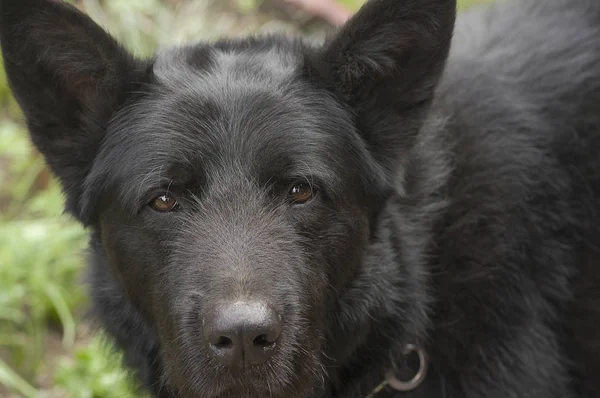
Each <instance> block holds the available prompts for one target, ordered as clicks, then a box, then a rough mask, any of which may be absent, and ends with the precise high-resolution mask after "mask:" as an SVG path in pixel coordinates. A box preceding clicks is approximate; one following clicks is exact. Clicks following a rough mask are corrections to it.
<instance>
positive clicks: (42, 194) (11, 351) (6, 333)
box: [0, 0, 487, 398]
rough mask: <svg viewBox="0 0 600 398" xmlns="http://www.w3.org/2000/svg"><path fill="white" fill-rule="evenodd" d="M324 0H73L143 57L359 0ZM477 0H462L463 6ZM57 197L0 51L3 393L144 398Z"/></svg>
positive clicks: (307, 23)
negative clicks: (93, 293)
mask: <svg viewBox="0 0 600 398" xmlns="http://www.w3.org/2000/svg"><path fill="white" fill-rule="evenodd" d="M328 1H333V0H212V1H211V0H79V1H72V2H73V3H74V4H75V5H76V6H78V7H80V8H81V9H83V10H84V11H85V12H87V13H88V14H90V15H91V16H92V18H93V19H94V20H95V21H96V22H98V23H100V24H101V25H102V26H104V27H105V28H106V29H107V30H108V31H110V32H111V33H112V34H113V35H115V36H116V37H118V38H119V39H120V40H121V41H122V42H123V43H124V44H125V45H126V46H127V47H128V48H129V49H131V50H132V51H133V52H134V53H135V54H137V55H140V56H143V55H148V54H151V53H152V52H153V51H154V50H155V49H156V48H157V47H161V46H165V45H169V44H174V43H179V42H183V41H191V40H199V39H213V38H216V37H219V36H224V35H226V36H240V35H244V34H249V33H255V32H273V31H279V32H288V33H301V34H304V35H308V36H313V37H323V36H324V35H325V34H326V32H327V31H331V29H332V27H331V24H334V23H336V22H340V20H343V19H344V16H345V15H348V14H349V13H351V12H352V11H354V10H356V9H358V8H359V7H360V5H361V4H362V3H363V0H339V1H337V6H334V7H333V8H331V7H329V8H328V7H325V9H323V8H322V7H321V6H322V5H323V4H325V3H328ZM399 1H400V0H399ZM482 1H487V0H459V2H460V7H461V9H464V8H465V7H468V6H471V5H473V4H474V3H480V2H482ZM311 4H312V5H313V7H311ZM315 4H316V5H317V7H316V8H315V7H314V5H315ZM332 10H333V12H332ZM62 206H63V197H62V195H61V192H60V188H59V187H58V185H57V183H56V181H55V180H54V179H53V178H52V176H51V175H50V174H49V173H48V171H47V169H46V168H45V164H44V161H43V159H42V158H41V157H40V156H39V154H38V153H37V152H36V151H35V150H34V148H33V147H32V145H31V144H30V142H29V138H28V136H27V131H26V129H25V128H24V123H23V118H22V116H21V113H20V111H19V109H18V106H17V105H16V103H15V101H14V99H13V98H12V97H11V94H10V91H9V88H8V86H7V83H6V77H5V75H4V70H3V68H2V62H1V60H0V397H1V398H12V397H27V398H29V397H48V398H55V397H60V398H71V397H73V398H87V397H93V398H105V397H106V398H109V397H110V398H115V397H141V396H142V394H141V393H140V392H139V391H138V390H137V388H136V386H135V384H134V383H133V382H131V381H130V380H129V379H128V377H127V375H126V373H125V371H124V370H123V369H122V368H121V365H120V358H119V355H118V354H117V353H114V352H111V350H110V344H109V343H107V342H106V340H105V338H104V337H103V336H102V335H101V334H99V333H98V332H97V331H96V330H94V328H93V327H91V326H90V325H91V322H90V320H89V319H87V318H86V310H87V308H88V301H87V298H86V294H85V285H84V283H83V279H82V278H83V272H82V270H83V268H84V263H85V246H86V234H85V231H84V230H83V228H82V227H80V226H79V225H77V224H76V223H75V222H74V221H73V220H72V219H70V218H69V217H68V216H67V215H64V214H63V212H62Z"/></svg>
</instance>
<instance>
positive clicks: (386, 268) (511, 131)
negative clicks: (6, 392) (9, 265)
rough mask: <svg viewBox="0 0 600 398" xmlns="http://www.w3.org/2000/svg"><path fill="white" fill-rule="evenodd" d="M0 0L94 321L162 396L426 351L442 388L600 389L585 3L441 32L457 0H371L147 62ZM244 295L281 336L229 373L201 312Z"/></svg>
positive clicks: (596, 34) (298, 378)
mask: <svg viewBox="0 0 600 398" xmlns="http://www.w3.org/2000/svg"><path fill="white" fill-rule="evenodd" d="M0 5H1V10H0V15H1V19H0V23H1V25H0V39H1V43H2V51H3V55H4V60H5V65H6V70H7V73H8V77H9V80H10V84H11V87H12V89H13V92H14V94H15V96H16V98H17V99H18V101H19V103H20V105H21V107H22V108H23V110H24V112H25V115H26V118H27V123H28V126H29V130H30V132H31V136H32V139H33V142H34V143H35V145H37V147H38V148H39V149H40V151H41V152H42V153H43V154H44V155H45V156H46V159H47V161H48V163H49V165H50V167H51V168H52V170H53V171H54V173H55V174H56V175H57V176H58V178H59V179H60V181H61V182H62V184H63V186H64V191H65V194H66V198H67V209H68V211H69V212H70V213H72V214H73V215H74V216H75V217H77V218H78V219H79V220H80V221H81V222H82V223H84V224H85V225H87V226H88V227H89V229H90V232H91V267H90V274H91V294H92V297H93V302H94V308H95V313H96V315H97V317H98V319H99V320H100V321H101V323H102V326H103V327H104V328H105V329H106V330H107V331H108V332H109V333H110V335H112V336H113V337H114V339H115V341H116V344H117V346H118V347H120V348H121V349H122V350H124V352H125V354H126V361H127V364H128V365H129V366H130V367H131V368H132V369H135V370H136V373H137V375H138V377H139V379H140V380H141V381H142V383H143V384H144V385H145V386H146V387H148V389H150V390H151V391H153V392H154V393H155V394H156V395H160V396H163V397H174V396H186V397H191V396H195V397H265V396H272V397H289V398H307V397H315V398H325V397H343V398H361V397H365V396H366V395H368V394H369V393H370V392H371V391H372V390H373V388H374V387H375V386H376V385H377V384H379V383H380V382H381V380H382V379H383V377H384V373H385V371H386V370H388V369H389V368H390V366H391V364H390V359H389V358H397V357H398V356H399V355H400V352H401V350H402V349H403V347H404V345H405V344H407V343H415V344H420V345H422V346H424V347H425V348H426V349H427V351H428V353H429V354H430V356H431V358H432V361H433V363H434V365H435V366H436V368H437V369H439V372H440V373H441V375H442V376H443V378H444V379H445V381H446V386H447V393H448V396H449V397H453V398H478V397H486V398H516V397H520V398H525V397H528V398H582V397H598V396H600V378H599V377H598V374H600V335H599V332H600V315H599V311H600V272H599V270H598V269H597V267H598V266H599V263H600V156H599V150H600V2H598V1H597V0H518V1H517V0H515V1H513V2H510V1H509V2H501V3H499V4H497V5H495V6H490V7H488V8H485V9H478V10H473V11H471V12H469V13H466V14H461V15H460V16H459V17H458V23H457V25H456V30H455V32H454V38H453V39H452V37H453V28H454V23H455V7H456V4H455V1H453V0H372V1H370V2H368V3H367V4H366V5H365V6H364V7H363V9H362V10H361V11H360V12H359V13H358V14H357V15H356V16H355V17H354V18H353V19H352V20H350V21H349V22H348V23H347V24H346V25H345V26H344V27H343V28H341V30H340V31H339V32H338V33H336V34H335V35H334V36H333V37H332V38H331V40H328V41H327V42H326V43H325V44H324V45H323V46H317V45H308V44H305V43H303V42H301V41H299V40H292V39H286V38H282V37H263V38H248V39H244V40H234V41H227V40H224V41H218V42H216V43H211V44H196V45H191V46H185V47H180V48H174V49H170V50H166V51H163V52H160V53H159V54H158V55H157V56H156V57H154V58H152V59H149V60H136V59H134V58H133V57H132V56H130V55H129V54H128V53H127V52H126V51H124V50H123V49H122V48H121V47H120V46H119V45H118V44H117V43H116V42H115V41H114V40H113V39H112V38H110V37H109V36H108V35H107V34H106V33H105V32H104V31H103V30H102V29H101V28H99V27H98V26H97V25H96V24H95V23H93V22H92V21H91V20H90V19H89V18H88V17H86V16H85V15H83V14H82V13H80V12H78V11H76V10H75V9H74V8H73V7H71V6H69V5H67V4H65V3H62V2H61V1H52V0H20V1H14V0H2V1H0ZM451 42H452V46H451ZM298 184H309V185H310V186H311V187H312V189H313V192H314V196H313V198H312V200H310V201H309V202H307V203H304V204H295V203H291V202H290V199H289V197H288V192H289V190H290V187H292V186H295V185H296V186H297V185H298ZM163 195H166V196H168V197H170V198H172V199H173V200H177V202H178V205H177V206H176V207H175V208H174V209H173V211H170V212H168V213H160V212H157V211H155V210H153V209H152V208H151V207H150V206H148V203H152V202H153V200H154V199H155V198H157V197H161V196H163ZM163 199H164V198H163ZM240 297H242V298H257V297H258V298H260V299H261V300H264V301H266V302H268V303H269V304H270V305H271V306H272V307H273V308H275V310H277V311H278V312H279V313H280V314H283V333H282V336H281V340H280V341H279V343H278V346H277V351H276V352H275V354H274V355H273V357H272V358H270V359H269V361H268V362H267V363H266V364H265V365H263V366H253V367H249V368H247V369H245V370H242V371H236V370H233V369H229V368H226V367H224V366H223V365H220V364H219V363H217V362H216V361H215V360H214V358H213V357H212V356H211V355H210V353H209V351H207V347H206V344H205V343H203V341H202V328H203V326H202V324H203V319H204V314H206V313H207V311H211V309H213V308H214V307H215V306H216V305H218V303H220V302H222V301H223V300H232V299H234V298H240ZM379 396H381V397H393V396H396V393H394V392H393V391H392V390H390V389H386V390H384V391H383V392H382V393H380V395H379ZM402 396H406V395H402ZM409 396H410V395H409Z"/></svg>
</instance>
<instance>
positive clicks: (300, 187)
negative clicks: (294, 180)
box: [289, 183, 315, 204]
mask: <svg viewBox="0 0 600 398" xmlns="http://www.w3.org/2000/svg"><path fill="white" fill-rule="evenodd" d="M314 195H315V194H314V191H313V189H312V187H311V186H310V185H309V184H304V183H302V184H296V185H294V186H293V187H292V189H291V190H290V193H289V196H290V200H291V201H292V203H294V204H302V203H306V202H308V201H309V200H311V199H312V198H313V196H314Z"/></svg>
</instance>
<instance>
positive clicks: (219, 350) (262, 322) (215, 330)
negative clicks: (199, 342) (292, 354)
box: [204, 301, 281, 367]
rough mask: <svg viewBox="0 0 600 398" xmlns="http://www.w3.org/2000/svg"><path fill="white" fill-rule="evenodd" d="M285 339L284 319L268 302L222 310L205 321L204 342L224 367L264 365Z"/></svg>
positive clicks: (229, 306) (229, 307) (252, 303)
mask: <svg viewBox="0 0 600 398" xmlns="http://www.w3.org/2000/svg"><path fill="white" fill-rule="evenodd" d="M280 335H281V317H280V316H279V315H278V314H277V313H276V312H275V311H273V309H272V308H271V307H270V306H269V305H267V304H266V303H264V302H260V301H250V302H249V301H239V302H235V303H233V304H227V305H223V306H220V307H219V308H218V309H217V310H216V311H215V312H214V313H213V314H211V315H209V316H207V317H205V318H204V338H205V341H206V343H207V344H208V345H209V347H210V349H211V351H212V353H213V354H214V356H215V357H216V358H217V359H218V360H219V361H220V362H221V363H223V364H224V365H227V366H232V367H244V366H247V365H258V364H261V363H264V362H265V361H266V360H267V359H269V358H270V357H271V355H273V352H274V351H275V348H276V345H277V343H278V341H279V337H280Z"/></svg>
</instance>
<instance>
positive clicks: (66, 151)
mask: <svg viewBox="0 0 600 398" xmlns="http://www.w3.org/2000/svg"><path fill="white" fill-rule="evenodd" d="M0 43H1V45H2V55H3V58H4V63H5V69H6V74H7V77H8V80H9V84H10V87H11V89H12V91H13V93H14V95H15V98H16V99H17V101H18V103H19V105H20V106H21V108H22V109H23V112H24V114H25V117H26V119H27V124H28V127H29V131H30V134H31V137H32V140H33V142H34V144H35V145H36V146H37V147H38V148H39V150H40V152H42V154H43V155H44V156H45V158H46V160H47V162H48V164H49V165H50V168H51V169H52V171H53V172H54V173H55V174H56V175H57V176H58V177H59V179H60V181H61V183H62V185H63V188H64V190H65V192H66V195H67V209H68V210H69V211H71V212H72V213H74V214H75V215H76V216H79V217H81V215H80V214H78V207H79V206H78V204H77V202H78V200H79V197H80V195H81V189H82V184H83V180H84V179H85V176H86V175H87V173H88V171H89V169H90V167H91V164H92V162H93V160H94V158H95V156H96V152H97V150H98V147H99V145H100V142H101V140H102V138H103V133H104V132H103V130H104V125H105V124H106V122H107V121H108V119H109V118H110V116H111V114H112V113H113V112H114V110H115V109H116V108H117V107H118V105H119V103H121V102H122V101H123V100H124V95H125V93H126V91H127V90H128V85H130V84H131V82H132V81H133V80H134V76H133V74H134V71H135V69H136V68H135V66H134V61H133V59H132V57H131V56H130V55H129V54H128V53H127V52H126V51H125V50H124V49H123V48H121V47H120V46H119V45H118V44H117V42H116V41H115V40H114V39H113V38H112V37H110V36H109V35H108V34H107V33H106V32H105V31H104V30H102V28H100V27H99V26H98V25H96V24H95V23H94V22H93V21H92V20H91V19H90V18H89V17H87V16H86V15H84V14H83V13H81V12H80V11H78V10H77V9H76V8H74V7H73V6H71V5H69V4H67V3H65V2H63V1H60V0H18V1H16V0H0Z"/></svg>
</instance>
